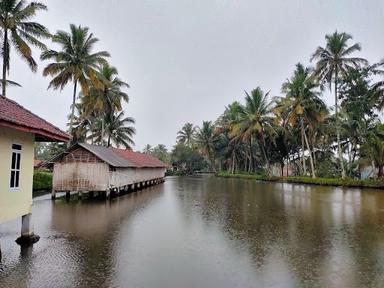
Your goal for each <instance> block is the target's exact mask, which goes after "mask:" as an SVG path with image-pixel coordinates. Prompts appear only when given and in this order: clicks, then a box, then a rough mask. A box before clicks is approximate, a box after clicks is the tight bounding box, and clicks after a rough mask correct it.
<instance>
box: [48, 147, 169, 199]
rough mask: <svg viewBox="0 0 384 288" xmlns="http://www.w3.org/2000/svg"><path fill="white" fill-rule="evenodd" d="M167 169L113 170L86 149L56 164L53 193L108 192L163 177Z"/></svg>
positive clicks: (78, 150)
mask: <svg viewBox="0 0 384 288" xmlns="http://www.w3.org/2000/svg"><path fill="white" fill-rule="evenodd" d="M164 176H165V168H112V169H110V167H109V165H108V164H106V163H105V162H103V161H101V160H100V159H99V158H97V157H96V156H95V155H93V154H92V153H90V152H89V151H87V150H85V149H83V148H81V147H80V148H77V149H75V150H73V151H71V152H70V153H68V154H66V155H64V156H63V157H62V159H61V160H60V161H59V162H56V163H55V164H54V173H53V190H54V191H106V190H107V189H110V188H117V187H123V186H126V185H130V184H133V183H139V182H143V181H149V180H154V179H160V178H164Z"/></svg>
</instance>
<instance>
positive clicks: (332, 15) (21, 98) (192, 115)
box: [8, 0, 384, 149]
mask: <svg viewBox="0 0 384 288" xmlns="http://www.w3.org/2000/svg"><path fill="white" fill-rule="evenodd" d="M42 2H44V3H46V4H47V5H48V8H49V11H48V12H41V13H39V15H38V17H37V19H36V20H37V21H39V22H41V23H42V24H44V25H46V26H47V27H48V28H49V29H50V31H51V32H55V31H56V30H57V29H61V30H68V27H69V24H70V23H74V24H77V25H83V26H88V27H89V28H90V30H91V31H92V32H93V33H94V34H95V36H96V37H98V38H99V39H100V42H99V43H98V45H97V49H98V50H107V51H109V52H110V53H111V55H112V58H111V60H110V61H111V63H112V65H114V66H116V67H117V68H118V70H119V73H120V77H121V78H122V79H123V80H125V81H126V82H128V83H129V84H130V85H131V88H130V89H129V95H130V103H129V104H128V105H126V107H125V110H126V113H127V115H129V116H133V117H134V118H135V119H136V121H137V124H136V128H137V134H136V136H135V139H134V140H135V142H136V147H135V148H136V149H142V148H143V147H144V145H145V144H147V143H150V144H151V145H156V144H158V143H162V144H165V145H167V146H168V147H169V148H170V147H172V145H173V144H174V142H175V136H176V132H177V131H178V130H179V129H180V127H181V126H182V125H183V124H184V123H185V122H192V123H194V124H197V125H199V124H201V122H202V121H203V120H215V119H216V118H217V117H218V116H219V115H220V114H221V113H222V112H223V110H224V106H225V105H227V104H229V103H231V102H232V101H234V100H240V101H241V100H242V99H243V96H244V92H243V91H244V90H250V89H253V88H255V87H256V86H261V87H262V88H263V89H264V90H271V94H273V95H278V94H279V93H280V86H281V83H282V82H283V81H284V80H285V79H286V78H287V77H289V76H290V74H291V73H292V70H293V69H294V65H295V64H296V63H297V62H299V61H300V62H303V63H305V64H309V58H310V55H311V53H312V52H313V51H314V50H315V48H316V47H317V46H319V45H323V44H324V35H325V34H326V33H330V32H333V31H334V30H336V29H337V30H339V31H346V32H348V33H350V34H352V35H353V36H354V41H357V42H360V43H361V44H362V46H363V50H362V52H361V54H360V55H361V56H363V57H365V58H367V59H368V60H369V61H371V62H376V61H378V60H380V59H382V58H383V57H384V33H383V27H384V2H383V1H379V0H377V1H376V0H365V1H364V0H337V1H335V0H312V1H308V0H289V1H287V0H279V1H277V0H269V1H260V0H237V1H234V0H233V1H225V0H220V1H219V0H189V1H187V0H169V1H165V0H151V1H149V0H109V1H98V0H81V1H79V0H51V1H42ZM35 55H36V58H38V55H39V53H38V51H36V53H35ZM11 61H12V62H11V72H10V79H12V80H14V81H17V82H19V83H21V84H22V85H23V87H22V88H12V89H10V90H9V92H8V96H9V97H10V98H12V99H14V100H16V101H18V102H19V103H20V104H22V105H24V106H25V107H27V108H29V109H31V110H32V111H33V112H35V113H37V114H38V115H40V116H42V117H44V118H45V119H47V120H49V121H51V122H52V123H54V124H56V125H57V126H59V127H61V128H63V129H64V128H65V124H66V117H67V114H68V113H69V106H70V103H71V91H72V87H68V88H67V89H65V90H63V91H62V92H60V91H53V90H47V86H48V83H49V79H48V78H43V77H42V75H41V71H42V67H43V66H44V63H40V66H39V71H38V72H37V73H36V74H33V73H32V72H30V71H29V70H28V67H27V66H26V65H25V64H24V63H23V62H22V61H20V60H19V59H18V57H17V55H16V54H15V53H13V55H12V58H11ZM325 97H326V98H327V99H326V100H327V102H328V103H330V104H331V101H332V100H331V99H328V96H325Z"/></svg>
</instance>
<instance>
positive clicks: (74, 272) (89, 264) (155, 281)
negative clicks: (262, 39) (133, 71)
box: [0, 177, 384, 288]
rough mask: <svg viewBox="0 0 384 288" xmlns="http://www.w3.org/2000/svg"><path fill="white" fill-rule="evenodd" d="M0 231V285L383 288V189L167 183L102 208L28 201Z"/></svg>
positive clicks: (202, 180)
mask: <svg viewBox="0 0 384 288" xmlns="http://www.w3.org/2000/svg"><path fill="white" fill-rule="evenodd" d="M34 220H35V231H36V232H37V234H39V235H40V236H41V239H40V241H39V242H38V243H37V244H36V245H35V246H34V247H33V248H32V249H26V250H22V251H20V248H19V246H17V245H16V243H14V240H15V239H16V238H17V236H18V234H19V229H20V223H19V221H12V222H8V223H6V224H3V225H0V241H1V245H2V249H3V261H2V263H1V264H0V287H145V288H152V287H156V288H158V287H159V288H162V287H164V288H173V287H175V288H189V287H199V288H201V287H239V288H240V287H241V288H244V287H384V192H383V191H381V192H380V191H375V190H364V191H361V190H358V189H342V188H334V187H319V186H305V185H292V184H281V183H278V184H276V183H263V182H255V181H250V180H239V179H220V178H215V177H179V178H177V177H174V178H173V177H168V178H167V180H166V182H165V183H164V184H162V185H159V186H156V187H152V188H149V189H147V190H143V191H140V192H138V193H132V194H128V195H126V196H123V197H120V198H118V199H114V200H112V201H111V202H104V201H92V202H89V201H83V202H70V203H66V202H65V201H64V200H57V201H56V202H52V201H51V200H50V199H49V196H48V195H46V196H42V197H38V198H36V199H35V203H34Z"/></svg>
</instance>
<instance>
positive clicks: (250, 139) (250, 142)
mask: <svg viewBox="0 0 384 288" xmlns="http://www.w3.org/2000/svg"><path fill="white" fill-rule="evenodd" d="M252 158H253V157H252V135H251V138H249V172H250V173H252V164H253V159H252Z"/></svg>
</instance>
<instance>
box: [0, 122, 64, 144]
mask: <svg viewBox="0 0 384 288" xmlns="http://www.w3.org/2000/svg"><path fill="white" fill-rule="evenodd" d="M0 126H3V127H8V128H12V129H15V130H19V131H22V132H27V133H32V134H35V135H36V141H38V142H68V141H69V140H71V137H70V136H69V135H67V134H65V136H64V135H58V134H53V133H51V132H48V131H44V130H41V129H36V128H30V127H26V126H23V125H19V124H15V123H10V122H7V121H4V120H0Z"/></svg>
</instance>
